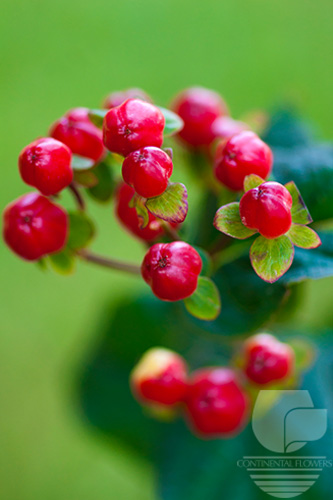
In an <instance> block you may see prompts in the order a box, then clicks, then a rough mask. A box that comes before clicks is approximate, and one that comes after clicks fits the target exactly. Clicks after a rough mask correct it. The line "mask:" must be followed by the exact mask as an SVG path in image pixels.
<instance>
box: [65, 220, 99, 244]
mask: <svg viewBox="0 0 333 500" xmlns="http://www.w3.org/2000/svg"><path fill="white" fill-rule="evenodd" d="M68 216H69V237H68V241H67V247H68V248H70V249H71V250H79V249H80V248H84V247H86V246H87V245H89V243H90V242H91V240H92V239H93V237H94V235H95V226H94V223H93V222H92V221H91V219H90V218H89V217H88V215H86V214H85V213H83V212H69V213H68Z"/></svg>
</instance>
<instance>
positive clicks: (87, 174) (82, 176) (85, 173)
mask: <svg viewBox="0 0 333 500" xmlns="http://www.w3.org/2000/svg"><path fill="white" fill-rule="evenodd" d="M74 180H75V182H76V183H77V184H79V185H80V186H82V187H93V186H96V184H98V179H97V177H96V175H95V173H94V172H93V171H92V170H74Z"/></svg>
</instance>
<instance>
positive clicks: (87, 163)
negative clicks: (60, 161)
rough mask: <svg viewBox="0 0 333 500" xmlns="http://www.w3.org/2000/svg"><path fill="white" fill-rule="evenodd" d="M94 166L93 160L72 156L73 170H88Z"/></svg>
mask: <svg viewBox="0 0 333 500" xmlns="http://www.w3.org/2000/svg"><path fill="white" fill-rule="evenodd" d="M94 165H95V162H94V160H91V159H90V158H85V157H84V156H78V155H73V156H72V169H73V170H89V169H90V168H92V167H93V166H94Z"/></svg>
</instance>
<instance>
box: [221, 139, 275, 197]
mask: <svg viewBox="0 0 333 500" xmlns="http://www.w3.org/2000/svg"><path fill="white" fill-rule="evenodd" d="M272 164H273V154H272V151H271V150H270V148H269V147H268V146H267V144H265V143H264V142H263V141H262V140H261V139H260V138H259V137H258V136H257V135H256V134H255V133H254V132H250V131H245V132H241V133H239V134H237V135H234V136H232V137H231V138H230V139H229V140H228V141H227V142H225V141H222V142H221V143H220V144H219V146H218V147H217V150H216V154H215V162H214V170H215V176H216V177H217V179H218V180H219V181H220V182H221V183H222V184H224V185H225V186H226V187H227V188H229V189H231V190H233V191H241V190H242V189H243V184H244V179H245V177H246V176H247V175H250V174H256V175H258V176H259V177H261V178H262V179H266V178H267V177H268V176H269V174H270V173H271V169H272Z"/></svg>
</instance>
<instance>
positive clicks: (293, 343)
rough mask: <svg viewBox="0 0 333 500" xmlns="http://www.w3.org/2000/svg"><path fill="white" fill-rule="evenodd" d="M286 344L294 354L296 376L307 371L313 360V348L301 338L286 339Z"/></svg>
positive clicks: (314, 353)
mask: <svg viewBox="0 0 333 500" xmlns="http://www.w3.org/2000/svg"><path fill="white" fill-rule="evenodd" d="M287 343H288V344H289V345H290V347H292V349H293V351H294V354H295V371H296V373H297V374H299V373H302V372H303V371H304V370H307V369H308V368H309V367H310V366H311V365H312V363H313V362H314V359H315V355H316V352H315V347H314V345H313V344H312V343H310V342H309V341H308V340H306V339H305V338H303V337H295V338H292V339H288V340H287Z"/></svg>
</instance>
